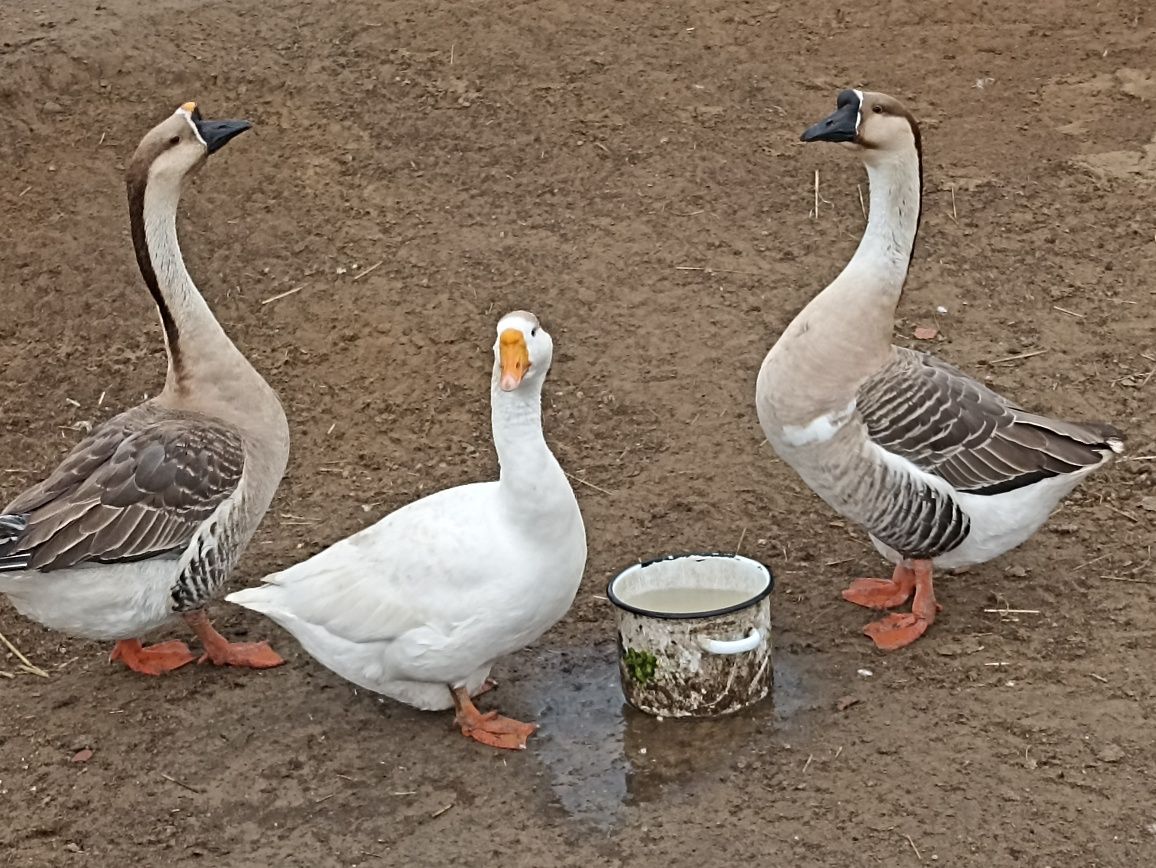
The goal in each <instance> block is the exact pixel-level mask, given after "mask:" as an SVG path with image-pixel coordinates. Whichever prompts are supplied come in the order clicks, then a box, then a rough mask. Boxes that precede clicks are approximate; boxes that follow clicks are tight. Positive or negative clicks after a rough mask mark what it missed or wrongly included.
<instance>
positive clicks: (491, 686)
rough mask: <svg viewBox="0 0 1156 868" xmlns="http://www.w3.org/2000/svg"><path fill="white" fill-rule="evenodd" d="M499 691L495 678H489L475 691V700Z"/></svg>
mask: <svg viewBox="0 0 1156 868" xmlns="http://www.w3.org/2000/svg"><path fill="white" fill-rule="evenodd" d="M497 689H498V682H497V681H495V680H494V679H493V678H487V679H486V680H485V681H483V682H482V686H481V687H479V688H478V689H477V690H475V691H474V696H473V698H474V699H477V698H478V697H479V696H481V695H482V694H483V693H489V692H490V691H491V690H497Z"/></svg>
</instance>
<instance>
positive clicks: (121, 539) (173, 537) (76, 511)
mask: <svg viewBox="0 0 1156 868" xmlns="http://www.w3.org/2000/svg"><path fill="white" fill-rule="evenodd" d="M244 460H245V456H244V447H243V444H242V443H241V439H240V437H238V435H237V434H236V433H234V432H233V431H232V430H231V429H229V428H226V427H224V426H223V425H220V424H219V423H217V422H215V421H213V420H212V419H209V418H207V417H204V416H200V415H196V414H191V413H176V412H168V411H157V410H153V411H151V412H147V411H145V410H144V408H137V409H136V410H135V411H129V412H127V413H123V414H121V415H120V416H117V417H115V418H114V419H111V420H109V421H108V422H106V423H105V424H104V425H102V426H101V427H100V428H98V429H97V430H96V431H94V432H93V433H92V434H91V435H90V436H89V437H87V438H86V439H85V440H83V441H81V442H80V443H79V444H78V445H77V446H76V448H75V449H73V451H72V452H71V453H69V455H68V456H67V457H66V458H65V459H64V461H63V462H61V464H60V466H59V467H57V468H56V470H55V471H54V472H53V473H52V475H51V476H49V477H48V478H47V479H45V480H44V481H43V482H41V483H40V484H39V485H36V486H34V487H33V488H31V489H29V490H28V491H26V492H24V493H23V494H21V495H20V496H18V497H17V498H16V499H15V500H13V501H12V502H11V503H10V504H9V505H8V507H7V508H6V509H5V510H4V514H3V515H0V570H24V569H33V570H51V569H60V568H63V567H71V566H75V565H76V564H80V563H85V562H97V563H114V562H117V561H130V560H139V559H141V558H147V557H151V556H154V555H160V554H164V553H166V552H172V551H176V550H180V549H183V548H184V547H185V546H186V545H188V543H189V542H190V541H191V540H192V538H193V535H194V534H195V533H196V531H197V528H199V527H200V525H201V524H202V523H203V522H204V521H205V520H206V519H208V518H209V517H210V516H211V515H212V514H213V512H214V511H215V510H216V509H217V507H219V506H220V505H221V504H222V503H223V502H224V501H225V500H226V499H227V498H229V496H230V495H232V493H233V492H234V491H235V490H236V488H237V485H238V483H239V482H240V480H241V473H242V471H243V470H244Z"/></svg>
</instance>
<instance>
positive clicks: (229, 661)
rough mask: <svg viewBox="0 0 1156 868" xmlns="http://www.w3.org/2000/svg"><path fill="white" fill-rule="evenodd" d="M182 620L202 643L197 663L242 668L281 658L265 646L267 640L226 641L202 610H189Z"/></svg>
mask: <svg viewBox="0 0 1156 868" xmlns="http://www.w3.org/2000/svg"><path fill="white" fill-rule="evenodd" d="M185 621H187V622H188V624H189V626H190V627H192V628H193V630H194V632H196V634H197V638H199V639H200V640H201V644H202V645H204V646H205V653H204V654H202V655H201V658H200V660H198V661H197V662H198V663H212V664H213V665H214V666H237V667H241V668H244V669H272V668H273V667H274V666H280V665H281V664H282V663H284V662H285V658H283V657H282V656H281V655H280V654H278V653H277V652H276V651H274V650H273V649H272V648H271V647H269V643H268V642H230V641H229V640H228V639H226V638H225V637H224V636H222V635H221V634H220V633H218V632H217V631H216V630H215V629H214V628H213V625H212V624H210V623H209V619H208V617H207V616H206V615H205V613H204V612H189V613H188V614H187V615H185Z"/></svg>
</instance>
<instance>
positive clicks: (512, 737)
mask: <svg viewBox="0 0 1156 868" xmlns="http://www.w3.org/2000/svg"><path fill="white" fill-rule="evenodd" d="M452 692H453V695H454V707H455V708H456V709H457V714H456V715H455V716H454V723H455V724H457V725H458V727H459V728H460V729H461V731H462V735H464V736H465V737H466V738H472V739H473V740H474V741H476V742H479V743H481V744H484V745H488V746H490V747H496V748H501V749H502V750H525V749H526V740H527V739H528V738H529V737H530V736H532V735H533V734H534V733H535V732H537V731H538V724H536V723H522V721H520V720H514V719H512V718H509V717H502V716H501V715H500V714H498V712H496V711H487V712H486V713H485V714H482V713H481V712H480V711H478V709H477V707H476V706H475V705H474V703H473V702H472V701H471V700H470V696H469V694H468V693H467V692H466V689H465V688H464V687H458V688H452Z"/></svg>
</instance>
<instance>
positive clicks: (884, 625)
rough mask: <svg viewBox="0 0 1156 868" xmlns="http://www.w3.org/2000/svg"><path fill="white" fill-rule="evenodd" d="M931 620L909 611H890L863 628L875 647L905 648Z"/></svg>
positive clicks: (883, 648)
mask: <svg viewBox="0 0 1156 868" xmlns="http://www.w3.org/2000/svg"><path fill="white" fill-rule="evenodd" d="M930 626H931V622H930V621H928V620H927V619H925V618H920V617H917V616H916V615H913V614H912V613H911V612H892V613H891V614H890V615H888V616H887V617H886V618H880V619H879V620H878V621H872V622H871V623H870V624H868V625H867V626H866V627H864V628H863V632H864V633H866V634H867V635H868V636H870V637H871V641H872V642H874V643H875V647H876V648H878V649H879V650H881V651H896V650H898V649H899V648H905V647H906V646H908V645H910V644H911V643H912V642H914V641H915V640H916V639H918V638H919V637H920V636H922V635H923V634H924V633H926V632H927V628H928V627H930Z"/></svg>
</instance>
